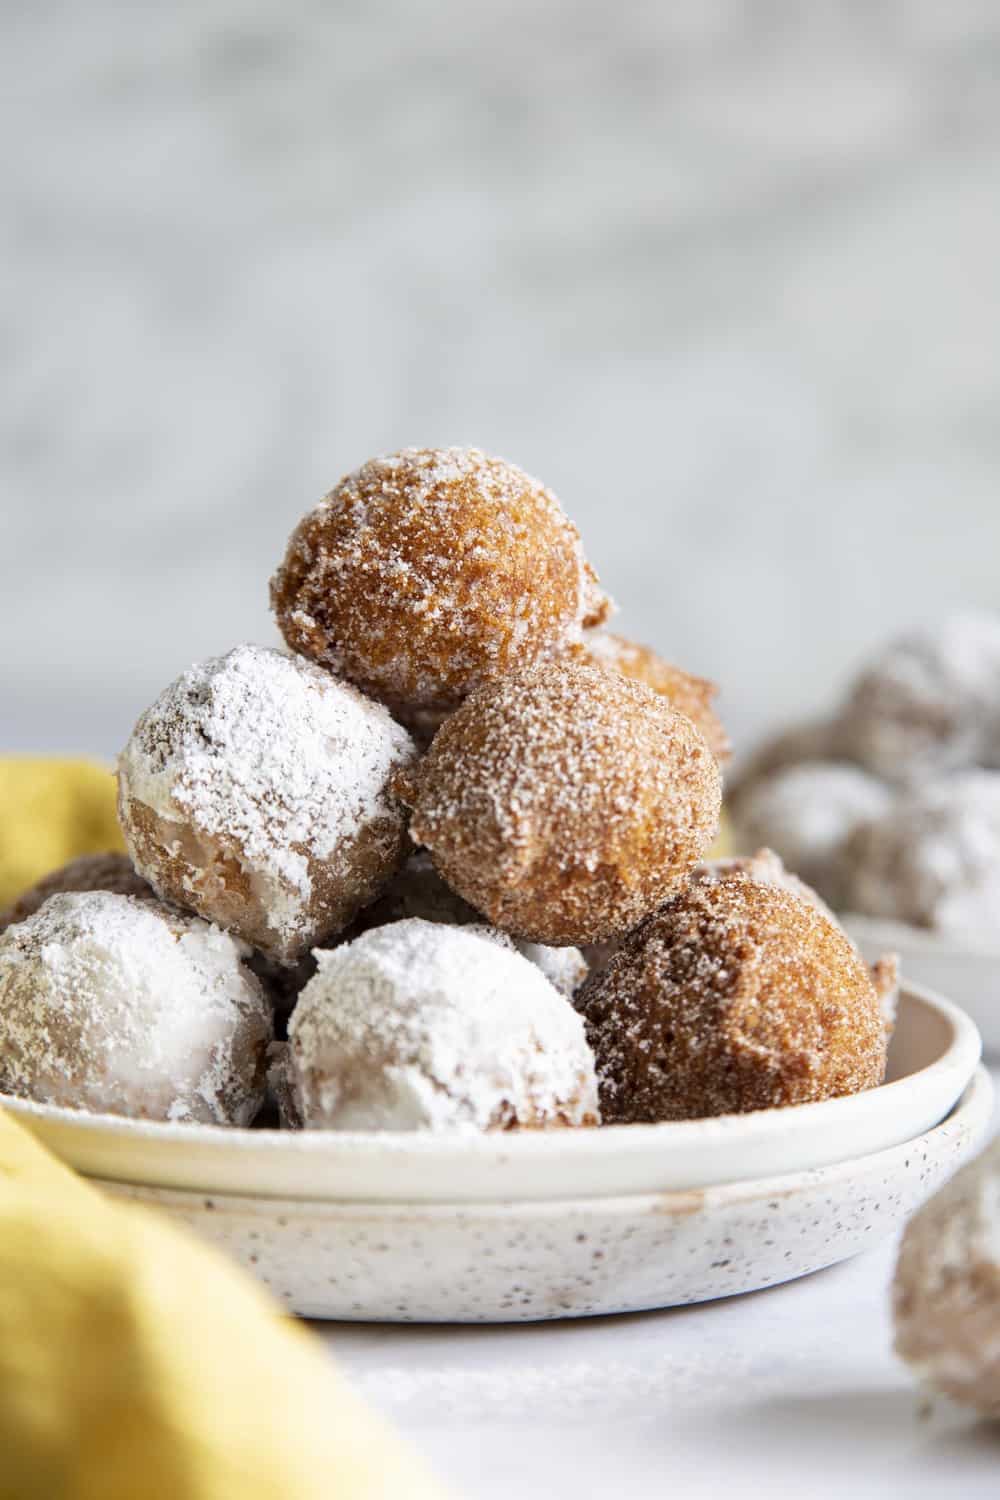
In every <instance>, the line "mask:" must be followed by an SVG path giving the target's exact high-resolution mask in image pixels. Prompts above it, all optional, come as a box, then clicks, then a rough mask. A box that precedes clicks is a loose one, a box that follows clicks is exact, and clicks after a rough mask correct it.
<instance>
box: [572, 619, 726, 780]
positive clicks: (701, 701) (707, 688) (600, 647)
mask: <svg viewBox="0 0 1000 1500" xmlns="http://www.w3.org/2000/svg"><path fill="white" fill-rule="evenodd" d="M578 656H579V659H580V660H581V661H584V662H587V663H588V664H589V665H591V666H595V667H604V668H606V669H607V670H608V671H617V672H621V673H622V675H623V676H624V677H630V678H631V679H632V680H633V682H644V683H645V684H646V686H647V687H648V688H652V689H653V692H654V693H660V694H661V695H662V696H663V697H664V698H666V700H667V702H668V703H669V704H670V706H671V708H675V709H676V710H677V712H678V713H681V714H686V715H687V717H688V718H689V719H690V720H691V722H692V723H693V724H694V725H696V727H697V728H698V729H700V730H701V732H702V734H703V735H704V737H705V742H706V744H707V745H708V748H709V749H710V750H711V752H712V754H713V755H714V756H715V758H716V760H717V761H718V762H719V763H720V765H722V764H724V763H725V762H726V761H728V760H729V758H730V756H731V755H732V745H731V744H730V742H729V736H728V734H727V733H726V731H725V729H724V728H723V725H722V721H721V720H720V718H719V716H718V714H717V713H716V712H715V710H714V709H713V707H712V700H713V699H714V698H715V696H716V694H717V693H718V691H719V690H718V688H717V687H716V685H715V683H714V682H709V681H708V679H707V678H705V677H694V676H692V675H691V673H690V672H684V671H682V670H681V668H680V667H675V666H672V665H671V663H670V662H668V661H664V659H663V657H662V656H657V654H656V652H655V651H653V650H651V649H650V647H649V646H640V645H639V644H638V643H637V642H635V641H630V640H626V638H625V637H624V636H622V635H615V634H614V633H613V632H612V631H610V630H593V631H588V633H587V634H586V635H585V636H584V638H583V644H582V646H580V648H579V651H578Z"/></svg>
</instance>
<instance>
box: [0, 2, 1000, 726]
mask: <svg viewBox="0 0 1000 1500" xmlns="http://www.w3.org/2000/svg"><path fill="white" fill-rule="evenodd" d="M0 11H2V15H3V21H4V45H3V50H2V61H0V84H2V87H0V101H2V102H0V110H2V115H3V129H2V132H0V152H2V155H3V183H2V197H0V202H2V204H3V249H2V258H0V265H2V268H3V269H2V292H0V318H2V322H0V337H2V349H3V395H2V401H0V485H2V487H0V495H2V501H0V503H2V515H3V528H2V547H0V610H2V618H3V635H4V641H5V648H6V649H5V650H4V652H3V656H2V666H0V745H3V746H6V747H14V748H46V749H84V750H91V751H98V752H104V753H110V752H113V751H114V750H116V749H117V748H118V746H119V744H120V743H121V742H122V741H123V739H124V737H125V736H126V734H127V732H128V729H129V727H130V725H131V723H132V720H133V719H134V718H135V715H136V713H137V712H138V710H139V709H141V708H142V707H143V706H144V704H145V703H146V701H148V700H149V699H150V698H151V697H152V696H154V695H155V693H156V692H157V691H158V690H159V688H160V687H161V686H162V685H163V684H164V683H165V682H166V681H167V680H168V679H169V678H170V677H172V676H173V675H174V674H175V673H176V672H177V670H178V669H179V668H180V667H182V666H183V665H185V664H186V663H187V662H188V661H190V660H191V659H193V658H195V657H197V656H199V655H206V654H212V653H215V652H218V651H221V650H224V649H225V648H227V647H228V646H230V645H231V644H233V643H234V642H235V641H237V640H239V639H245V638H249V639H256V640H264V641H267V640H270V639H271V638H272V627H271V624H270V620H269V616H268V611H267V604H266V584H267V577H268V574H269V573H270V571H271V569H272V567H273V566H274V564H275V563H276V562H277V561H278V559H279V557H280V554H281V552H282V549H283V543H284V539H285V536H286V534H287V532H288V531H289V529H290V527H291V526H292V524H293V523H294V521H295V520H296V519H297V518H298V516H299V514H300V513H301V512H302V511H304V510H305V509H306V508H307V507H308V506H309V505H310V504H311V503H312V502H313V501H314V500H316V499H318V498H319V496H320V495H321V494H322V493H323V492H324V491H325V490H326V489H328V488H329V487H330V486H331V485H332V484H333V483H334V482H335V480H336V479H337V478H338V477H339V475H340V474H341V473H342V472H344V471H345V470H346V469H349V468H353V467H355V466H356V465H357V464H358V463H359V462H361V461H362V460H363V459H364V458H366V457H367V456H369V455H370V454H372V453H374V452H377V451H381V450H386V449H391V448H396V447H400V446H403V445H406V444H414V443H415V444H427V445H433V444H447V443H470V444H475V445H478V446H480V447H484V448H486V449H487V450H491V451H494V452H497V453H501V454H503V455H504V456H506V457H509V458H512V459H514V460H515V461H517V462H519V463H520V464H522V465H523V466H524V467H525V468H527V469H529V470H530V471H532V472H534V473H536V474H538V475H540V476H541V477H542V478H544V479H545V480H546V481H547V482H548V483H549V484H550V485H551V486H552V487H553V488H554V489H555V490H556V492H557V493H558V494H559V495H560V496H561V498H562V500H563V502H564V504H565V506H566V508H567V509H568V510H569V511H570V513H571V514H572V515H573V516H574V518H575V519H576V520H577V522H578V523H579V525H580V527H581V529H582V531H583V533H584V537H585V540H586V543H587V546H588V550H589V553H590V556H591V558H592V560H593V561H594V563H595V564H596V566H597V567H598V569H599V571H600V572H601V574H602V576H603V578H604V580H605V582H606V583H607V584H608V586H609V587H610V588H611V590H612V591H613V592H614V594H615V595H616V596H617V598H618V599H619V601H620V603H621V605H622V614H621V617H620V624H621V628H622V629H623V630H625V631H627V632H628V633H630V634H632V635H635V636H637V637H639V638H640V639H644V640H647V641H649V642H651V643H653V644H656V645H657V646H659V647H660V648H661V650H662V651H663V652H664V653H665V654H666V655H668V656H669V657H671V658H673V659H674V660H676V661H677V662H679V663H680V664H681V665H683V666H685V667H688V668H689V669H691V670H695V671H700V672H704V673H707V674H710V675H712V676H714V677H716V678H717V679H718V680H719V681H720V682H721V684H722V686H723V690H724V696H723V700H722V705H723V712H724V714H725V716H726V717H727V719H728V721H729V723H730V725H731V728H732V729H733V731H734V733H735V735H736V737H737V740H738V742H739V743H740V744H742V745H743V746H744V747H745V746H746V745H747V744H748V743H750V742H751V741H752V740H753V739H754V738H755V737H756V736H758V735H759V734H760V733H761V732H762V731H763V730H764V729H765V728H766V727H767V726H768V725H769V724H770V723H771V722H773V721H776V720H779V719H783V718H787V717H789V716H798V715H800V714H802V713H804V712H808V711H809V710H810V709H811V708H813V707H816V706H818V705H822V704H824V703H825V702H827V701H828V700H829V698H830V696H831V694H832V693H833V692H834V691H835V690H836V689H837V688H838V687H839V686H840V684H841V683H842V682H843V680H844V678H845V676H846V674H847V673H848V672H849V670H850V669H851V667H852V666H853V664H854V663H855V662H856V660H857V658H858V657H859V655H860V654H861V653H863V652H864V650H865V649H866V648H867V647H869V646H870V644H871V643H872V642H874V641H876V640H878V639H879V638H881V637H882V636H884V635H885V634H886V633H888V632H891V631H893V630H894V629H895V628H897V627H898V626H900V625H902V624H906V623H911V622H914V621H918V620H922V619H928V618H931V617H933V616H935V615H937V614H940V613H941V612H942V611H943V610H945V609H947V608H948V607H949V606H951V605H954V604H957V603H968V604H976V603H978V604H984V605H996V604H1000V574H998V548H1000V484H998V480H1000V421H998V416H1000V373H998V363H997V358H998V357H997V350H998V343H1000V295H998V266H1000V88H998V76H1000V75H998V67H1000V8H998V7H997V6H995V5H991V4H988V3H985V0H984V3H981V4H970V3H962V0H948V3H943V0H926V3H920V0H900V3H896V4H880V3H869V4H861V3H858V4H849V3H840V4H830V5H821V4H814V3H805V4H803V3H792V0H773V3H755V4H752V5H746V4H742V3H737V0H723V3H710V0H685V3H676V0H675V3H671V4H655V5H654V4H651V5H629V4H618V3H614V0H604V3H601V4H593V3H591V4H587V3H581V0H514V3H512V0H503V3H497V4H494V5H492V6H486V5H480V4H469V3H467V0H447V3H441V4H436V5H421V4H414V3H405V0H399V3H392V4H378V3H373V4H365V3H361V0H359V3H355V4H347V3H339V4H336V3H334V4H319V3H306V0H281V3H279V0H272V3H271V4H267V5H250V4H240V5H237V4H230V3H228V0H198V3H194V0H188V3H186V4H184V3H177V4H173V5H170V6H161V7H154V6H144V5H143V6H128V5H126V4H124V3H118V4H115V3H111V0H90V3H89V4H88V5H86V6H81V5H79V4H75V3H72V0H64V3H51V0H50V3H46V0H36V3H34V4H32V5H30V6H29V5H21V4H13V3H10V0H6V3H4V4H2V6H0Z"/></svg>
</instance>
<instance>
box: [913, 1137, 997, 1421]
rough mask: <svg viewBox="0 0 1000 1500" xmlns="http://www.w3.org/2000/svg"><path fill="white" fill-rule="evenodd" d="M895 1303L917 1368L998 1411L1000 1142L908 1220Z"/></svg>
mask: <svg viewBox="0 0 1000 1500" xmlns="http://www.w3.org/2000/svg"><path fill="white" fill-rule="evenodd" d="M892 1304H893V1314H894V1320H895V1327H896V1353H897V1354H899V1355H900V1356H901V1357H902V1358H903V1359H905V1360H906V1361H907V1362H908V1363H909V1364H910V1365H911V1366H912V1368H913V1369H914V1371H915V1372H916V1374H917V1375H918V1376H919V1377H920V1378H921V1379H922V1380H923V1381H925V1382H926V1383H927V1385H929V1386H930V1387H932V1388H933V1389H935V1390H937V1391H941V1392H943V1393H944V1394H945V1395H948V1396H951V1397H952V1398H953V1399H954V1400H956V1401H961V1402H964V1403H965V1405H967V1406H970V1407H972V1408H973V1409H974V1410H976V1411H978V1412H981V1413H982V1414H983V1415H984V1416H986V1417H993V1418H996V1417H1000V1141H994V1143H993V1145H992V1146H988V1147H987V1149H986V1150H985V1151H984V1152H983V1153H982V1155H981V1156H979V1157H978V1158H977V1159H976V1160H975V1161H974V1162H971V1163H970V1164H969V1165H968V1166H967V1167H963V1169H962V1170H961V1172H959V1173H958V1175H957V1176H956V1177H954V1178H952V1180H951V1182H949V1183H948V1184H947V1185H946V1186H945V1187H943V1188H942V1189H941V1191H940V1192H939V1193H936V1194H935V1195H934V1197H933V1198H931V1200H930V1201H929V1202H928V1203H926V1204H925V1205H924V1207H923V1208H922V1209H921V1210H920V1212H919V1213H918V1214H916V1216H915V1217H914V1218H913V1219H911V1221H910V1223H909V1225H908V1227H907V1230H906V1233H905V1234H904V1236H903V1243H902V1246H901V1248H900V1252H899V1260H898V1262H897V1265H896V1276H895V1280H894V1282H893V1288H892Z"/></svg>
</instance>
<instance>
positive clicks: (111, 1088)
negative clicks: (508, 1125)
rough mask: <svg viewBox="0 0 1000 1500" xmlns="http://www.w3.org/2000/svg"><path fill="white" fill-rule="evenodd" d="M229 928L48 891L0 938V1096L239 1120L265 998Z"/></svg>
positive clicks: (259, 1084)
mask: <svg viewBox="0 0 1000 1500" xmlns="http://www.w3.org/2000/svg"><path fill="white" fill-rule="evenodd" d="M243 953H244V950H243V949H242V947H241V946H240V945H239V944H237V943H236V942H234V941H233V939H232V938H231V937H229V936H227V934H225V933H223V932H220V931H219V930H218V929H217V928H214V927H210V926H208V925H207V924H206V923H204V922H201V921H199V920H198V919H197V918H195V917H185V916H182V915H181V914H180V913H178V912H175V911H171V910H169V909H167V908H166V907H164V906H161V905H159V904H158V903H156V902H154V901H149V900H137V899H136V898H134V897H131V896H122V895H116V894H113V893H110V892H105V891H89V892H80V893H64V894H58V895H54V896H50V897H49V899H48V900H47V901H46V902H45V904H44V906H42V907H41V908H40V909H39V911H37V912H36V913H35V914H34V915H33V916H30V917H28V918H27V919H26V920H25V921H23V922H19V923H17V924H16V925H15V926H13V927H10V928H8V930H7V931H6V932H5V933H4V935H3V936H2V937H0V1092H4V1093H9V1094H16V1095H19V1096H21V1097H23V1098H28V1099H36V1100H38V1101H40V1102H41V1103H45V1104H57V1105H63V1106H67V1107H70V1108H77V1109H88V1110H94V1111H98V1112H107V1113H110V1114H119V1115H128V1116H131V1117H133V1118H142V1119H150V1120H172V1121H197V1122H201V1123H206V1124H218V1125H248V1124H249V1123H250V1122H251V1120H252V1119H253V1117H254V1115H255V1114H256V1113H257V1111H258V1109H259V1108H260V1105H261V1103H262V1102H263V1098H264V1059H265V1053H266V1050H267V1046H268V1043H269V1042H270V1040H271V1035H272V1022H271V1012H270V1007H269V1006H268V1005H267V1003H266V1001H265V999H264V995H263V992H262V990H261V987H260V985H259V984H258V982H257V980H256V979H255V978H254V976H253V975H252V974H251V973H250V972H249V971H248V970H247V969H246V968H245V966H244V965H243V963H242V962H241V958H242V955H243Z"/></svg>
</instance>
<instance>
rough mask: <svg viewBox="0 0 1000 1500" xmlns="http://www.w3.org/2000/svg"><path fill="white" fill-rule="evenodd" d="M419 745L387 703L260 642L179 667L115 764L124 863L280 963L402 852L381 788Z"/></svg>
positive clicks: (320, 936)
mask: <svg viewBox="0 0 1000 1500" xmlns="http://www.w3.org/2000/svg"><path fill="white" fill-rule="evenodd" d="M414 754H415V747H414V745H413V742H412V740H411V739H410V737H409V735H408V734H407V733H406V731H405V729H403V728H402V727H401V726H400V725H398V724H396V723H395V722H394V721H393V719H392V718H391V717H390V715H389V714H388V713H387V712H386V710H385V709H384V708H383V707H382V706H381V705H380V704H376V703H372V702H371V701H370V700H369V699H367V698H365V697H364V696H363V694H361V693H360V692H358V690H357V689H356V688H354V687H352V686H351V685H350V684H349V683H344V682H338V681H336V680H335V679H334V678H332V677H330V676H329V674H328V673H326V672H324V671H322V670H321V669H320V668H319V667H317V666H315V665H314V664H313V663H312V662H308V661H305V660H304V659H303V658H302V657H295V656H291V655H288V654H287V653H285V652H283V651H274V650H269V649H266V648H264V647H260V646H237V647H236V649H235V650H233V651H230V652H229V654H228V655H227V656H222V657H215V658H212V659H211V660H209V661H205V662H199V663H197V664H196V665H194V666H192V667H189V668H188V670H187V671H186V672H184V673H183V674H182V675H181V676H180V677H179V678H178V679H177V680H176V682H174V683H172V684H171V686H170V687H168V688H167V689H166V691H165V692H164V693H162V694H161V696H160V697H159V698H158V699H157V700H156V702H155V703H154V704H153V705H152V707H151V708H149V709H147V710H146V712H145V713H144V714H143V715H142V717H141V718H140V720H139V722H138V724H137V725H136V727H135V729H134V731H133V733H132V737H131V739H130V740H129V743H128V744H127V745H126V747H125V749H124V751H123V752H122V755H121V757H120V758H119V765H118V777H119V815H120V819H121V824H122V830H123V832H124V835H125V839H126V843H127V844H128V847H129V851H130V853H131V855H132V858H133V861H134V863H135V866H136V869H137V870H138V871H139V873H140V874H141V875H143V876H144V877H145V878H146V879H147V880H148V881H149V882H150V884H151V885H152V886H153V887H154V888H155V890H156V891H157V893H158V894H159V895H160V896H162V897H163V898H164V899H166V900H172V901H175V902H177V903H178V904H180V905H183V906H187V907H191V908H193V909H194V910H195V911H197V912H198V913H199V914H200V915H201V916H203V917H206V918H207V919H209V920H213V921H217V922H218V923H219V924H220V925H221V926H224V927H226V928H228V929H230V930H232V931H235V932H236V933H238V934H239V935H240V936H241V937H243V938H245V940H246V941H248V942H250V943H252V944H253V945H254V946H255V947H257V948H260V949H261V950H263V951H264V952H265V953H267V954H268V955H269V956H271V957H273V958H277V959H278V960H280V961H281V962H284V963H293V962H294V961H295V960H296V959H297V958H299V957H301V955H302V954H303V953H305V952H306V950H307V949H308V948H309V947H311V946H312V945H314V944H316V943H318V942H321V941H323V940H324V939H325V938H328V937H329V936H331V935H332V934H334V933H336V932H337V931H339V930H340V929H341V928H343V927H344V926H346V924H347V923H348V922H349V921H350V920H351V918H352V917H353V915H354V913H355V912H356V911H357V910H358V908H359V907H361V906H362V905H364V904H365V903H366V902H367V901H370V900H372V899H373V898H374V897H375V896H376V895H377V894H378V892H379V890H380V889H381V886H382V885H383V884H384V882H385V881H386V880H387V879H388V877H389V876H390V875H391V874H392V872H393V871H394V870H395V869H396V867H397V865H398V863H399V861H400V859H401V857H402V852H403V846H404V838H405V827H404V814H403V811H402V808H401V807H400V806H399V804H398V802H397V801H396V799H395V798H394V797H393V796H392V794H391V792H390V790H389V785H388V784H389V780H390V778H391V776H392V774H393V773H394V772H395V771H396V770H398V769H399V768H400V767H401V766H404V765H406V764H407V762H408V761H409V760H410V759H411V757H412V756H413V755H414Z"/></svg>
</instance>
